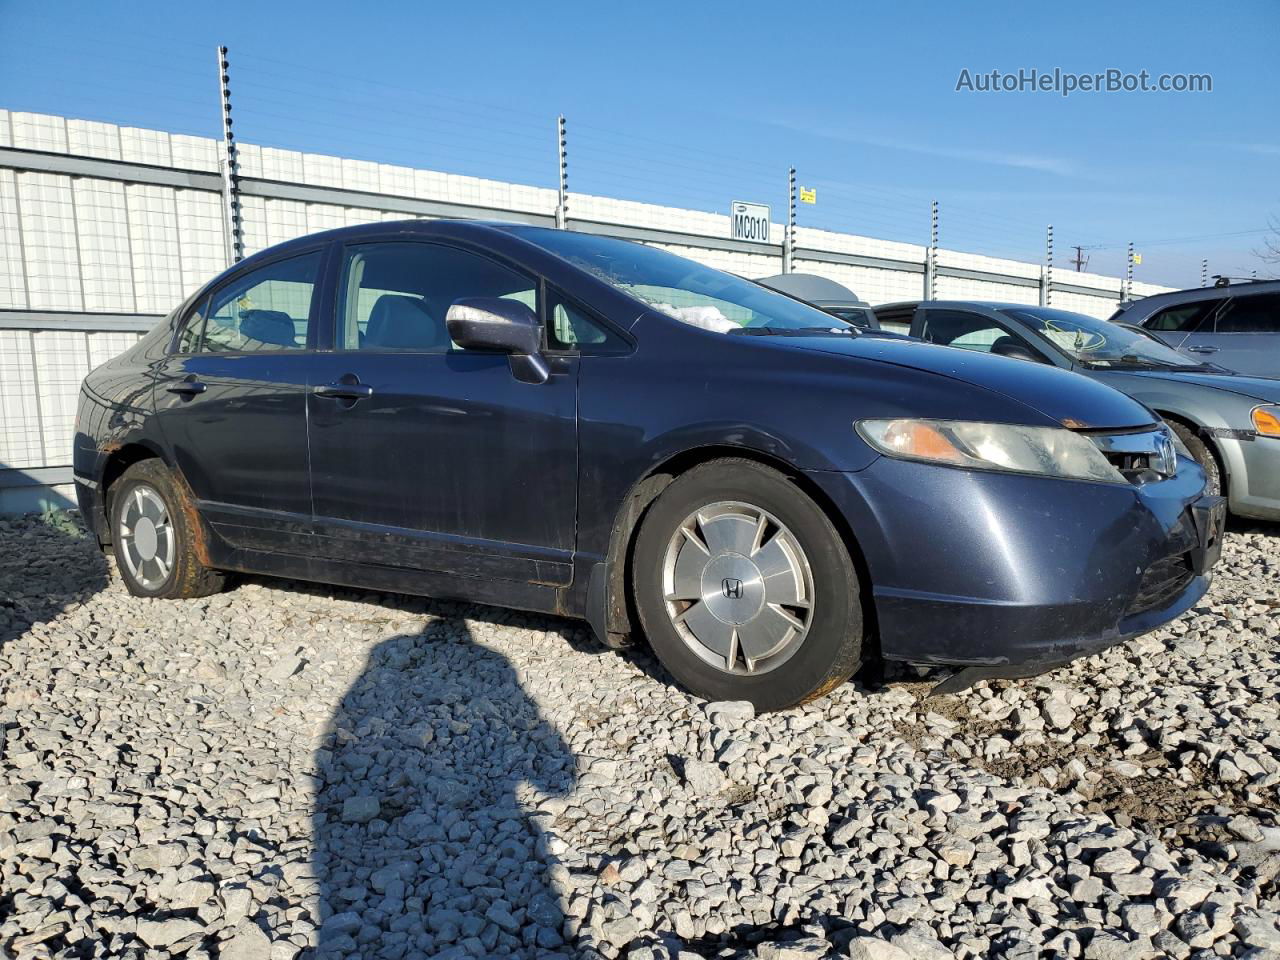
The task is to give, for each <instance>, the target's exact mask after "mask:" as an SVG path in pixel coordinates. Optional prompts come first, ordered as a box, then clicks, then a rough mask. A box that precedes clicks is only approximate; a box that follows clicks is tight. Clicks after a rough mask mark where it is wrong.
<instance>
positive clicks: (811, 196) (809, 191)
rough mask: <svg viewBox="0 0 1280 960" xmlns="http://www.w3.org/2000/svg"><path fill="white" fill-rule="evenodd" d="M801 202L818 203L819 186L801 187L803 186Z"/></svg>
mask: <svg viewBox="0 0 1280 960" xmlns="http://www.w3.org/2000/svg"><path fill="white" fill-rule="evenodd" d="M800 202H801V203H817V202H818V188H817V187H813V188H809V187H801V188H800Z"/></svg>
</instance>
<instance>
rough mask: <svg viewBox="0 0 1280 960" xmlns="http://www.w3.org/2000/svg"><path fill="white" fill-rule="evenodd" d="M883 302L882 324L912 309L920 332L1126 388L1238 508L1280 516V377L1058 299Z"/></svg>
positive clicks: (915, 331) (1211, 488) (914, 329)
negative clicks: (1230, 366) (1047, 303)
mask: <svg viewBox="0 0 1280 960" xmlns="http://www.w3.org/2000/svg"><path fill="white" fill-rule="evenodd" d="M875 310H876V314H877V316H878V317H879V319H880V323H881V325H882V326H884V325H891V324H893V323H894V322H902V321H904V320H905V319H906V318H907V317H908V316H909V317H910V333H911V335H912V336H914V337H917V338H919V339H922V340H927V341H929V342H931V343H938V344H942V345H944V346H951V347H960V348H961V349H965V350H977V351H981V352H983V353H993V354H997V355H1000V356H1006V357H1013V358H1016V359H1019V360H1029V361H1033V362H1037V363H1048V364H1053V365H1054V366H1057V367H1063V368H1065V369H1067V370H1073V371H1075V372H1077V373H1081V374H1084V375H1085V376H1087V377H1092V378H1093V379H1095V380H1101V381H1102V382H1103V383H1106V384H1108V385H1109V386H1112V387H1115V388H1116V389H1117V390H1120V391H1122V392H1124V393H1127V394H1128V395H1129V396H1131V397H1133V398H1134V399H1135V400H1139V401H1141V402H1142V403H1144V404H1146V405H1147V406H1148V407H1150V408H1151V409H1152V410H1154V411H1155V412H1156V413H1158V414H1159V415H1160V416H1161V417H1163V418H1164V420H1165V421H1166V422H1167V423H1168V424H1169V426H1170V427H1171V428H1172V430H1173V432H1174V434H1176V435H1177V437H1178V439H1179V440H1180V441H1181V443H1182V444H1183V446H1184V447H1185V448H1186V451H1187V452H1188V453H1189V454H1190V455H1191V456H1192V457H1194V458H1195V459H1196V460H1197V461H1198V462H1199V463H1200V465H1201V466H1202V467H1204V470H1205V473H1206V475H1207V476H1208V478H1209V482H1208V487H1207V490H1208V492H1209V493H1224V494H1225V495H1226V496H1227V500H1228V505H1229V509H1230V510H1231V512H1232V513H1234V514H1237V515H1238V516H1242V517H1255V518H1258V519H1263V520H1280V380H1271V379H1265V378H1262V377H1249V376H1244V375H1242V374H1237V373H1233V372H1231V371H1229V370H1225V369H1223V368H1222V367H1220V366H1217V365H1216V364H1213V363H1208V362H1205V361H1203V360H1193V359H1191V358H1189V357H1186V356H1183V355H1182V354H1180V353H1177V352H1176V351H1174V350H1172V349H1171V348H1169V347H1168V346H1166V345H1165V344H1163V343H1161V342H1160V341H1159V340H1157V339H1155V338H1154V337H1152V336H1151V335H1149V334H1148V333H1147V332H1146V331H1145V330H1143V329H1140V328H1132V327H1129V326H1126V325H1121V324H1116V323H1111V322H1109V321H1107V320H1098V319H1096V318H1094V317H1088V316H1085V315H1084V314H1080V313H1071V312H1068V311H1066V310H1055V309H1052V308H1050V307H1031V306H1024V305H1022V304H1016V303H987V302H974V301H943V300H932V301H924V302H921V303H915V304H886V305H884V306H881V307H876V308H875ZM890 329H893V327H892V326H890Z"/></svg>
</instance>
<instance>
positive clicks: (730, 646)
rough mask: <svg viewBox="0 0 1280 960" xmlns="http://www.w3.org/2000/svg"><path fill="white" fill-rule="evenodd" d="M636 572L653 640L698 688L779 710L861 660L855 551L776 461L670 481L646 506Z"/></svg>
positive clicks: (828, 685)
mask: <svg viewBox="0 0 1280 960" xmlns="http://www.w3.org/2000/svg"><path fill="white" fill-rule="evenodd" d="M632 572H633V576H632V580H633V584H632V585H633V589H634V591H635V600H636V608H637V611H638V612H639V614H640V620H641V623H642V625H643V626H644V630H645V634H646V635H647V636H648V638H649V643H650V645H651V646H652V647H653V649H654V652H655V653H656V654H657V655H658V657H659V658H660V659H661V660H662V662H663V664H664V665H665V666H666V667H667V669H668V670H670V671H671V673H672V675H673V676H674V677H675V678H676V679H677V680H679V681H680V682H681V683H682V684H683V685H684V686H686V687H688V688H689V689H690V690H691V691H693V692H694V693H696V694H698V695H699V696H703V697H707V698H709V699H713V700H750V701H751V702H752V703H753V704H755V706H756V708H757V709H759V710H778V709H782V708H784V707H790V706H794V705H795V704H798V703H803V702H805V701H806V700H811V699H813V698H815V697H819V696H821V695H822V694H824V693H826V692H827V691H829V690H831V689H833V688H834V687H836V686H837V685H839V684H840V683H842V682H844V681H845V680H847V679H848V678H849V677H850V676H851V675H852V674H853V672H854V671H855V670H856V669H857V667H858V663H859V659H860V655H861V650H862V610H861V605H860V603H859V596H858V578H857V573H856V572H855V570H854V567H853V563H852V561H851V560H850V558H849V553H848V551H847V550H846V549H845V546H844V543H843V541H842V540H841V538H840V535H839V533H838V532H837V531H836V529H835V527H834V526H833V525H832V524H831V521H830V520H829V519H828V518H827V516H826V515H825V514H824V513H823V512H822V510H820V509H819V508H818V506H817V505H816V504H815V503H814V502H813V501H812V500H810V499H809V498H808V497H806V496H805V495H804V494H803V493H802V492H801V491H799V490H797V489H796V487H795V486H794V485H793V484H792V483H790V482H789V481H788V480H787V479H786V478H785V477H784V476H782V474H780V473H778V472H777V471H775V470H772V469H770V468H768V467H765V466H762V465H760V464H758V463H755V462H753V461H750V460H728V459H726V460H716V461H712V462H710V463H707V464H703V465H701V466H698V467H695V468H694V469H692V470H690V471H689V472H688V473H686V474H684V475H682V476H680V477H679V478H677V479H676V480H675V481H673V482H672V483H671V485H670V486H669V487H667V489H666V490H664V491H663V492H662V495H661V496H659V497H658V499H657V500H656V501H655V502H654V504H653V506H652V507H651V508H650V509H649V511H648V513H647V514H646V515H645V518H644V521H643V523H642V525H641V528H640V534H639V537H638V538H637V541H636V551H635V557H634V562H633V564H632Z"/></svg>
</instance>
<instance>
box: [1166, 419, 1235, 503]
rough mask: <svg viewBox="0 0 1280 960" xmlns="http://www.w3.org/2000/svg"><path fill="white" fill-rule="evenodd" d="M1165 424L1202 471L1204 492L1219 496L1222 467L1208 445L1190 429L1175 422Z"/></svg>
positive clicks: (1168, 421) (1169, 421)
mask: <svg viewBox="0 0 1280 960" xmlns="http://www.w3.org/2000/svg"><path fill="white" fill-rule="evenodd" d="M1165 423H1167V424H1168V425H1169V429H1170V430H1172V431H1173V432H1174V433H1176V434H1177V435H1178V439H1179V440H1181V441H1182V444H1183V446H1185V447H1186V448H1187V452H1188V453H1190V454H1191V456H1192V458H1193V459H1194V460H1195V462H1196V463H1198V464H1200V466H1201V467H1202V468H1203V469H1204V477H1205V484H1204V492H1205V493H1208V494H1212V495H1213V496H1215V497H1216V496H1218V495H1219V494H1221V493H1222V467H1221V466H1220V465H1219V464H1218V458H1217V456H1216V455H1215V454H1214V452H1213V451H1212V450H1210V449H1209V445H1208V444H1207V443H1205V442H1204V440H1202V439H1201V438H1200V436H1199V434H1197V433H1196V432H1195V430H1193V429H1192V428H1191V427H1188V426H1187V425H1185V424H1182V423H1178V421H1176V420H1166V421H1165Z"/></svg>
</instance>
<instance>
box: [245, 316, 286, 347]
mask: <svg viewBox="0 0 1280 960" xmlns="http://www.w3.org/2000/svg"><path fill="white" fill-rule="evenodd" d="M240 336H242V337H244V338H245V339H246V340H257V341H259V342H261V343H274V344H276V345H277V346H281V347H296V346H297V345H298V341H297V336H296V332H295V330H294V326H293V318H292V317H290V316H289V315H288V314H287V313H285V312H284V311H283V310H245V311H244V312H242V313H241V314H240Z"/></svg>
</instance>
